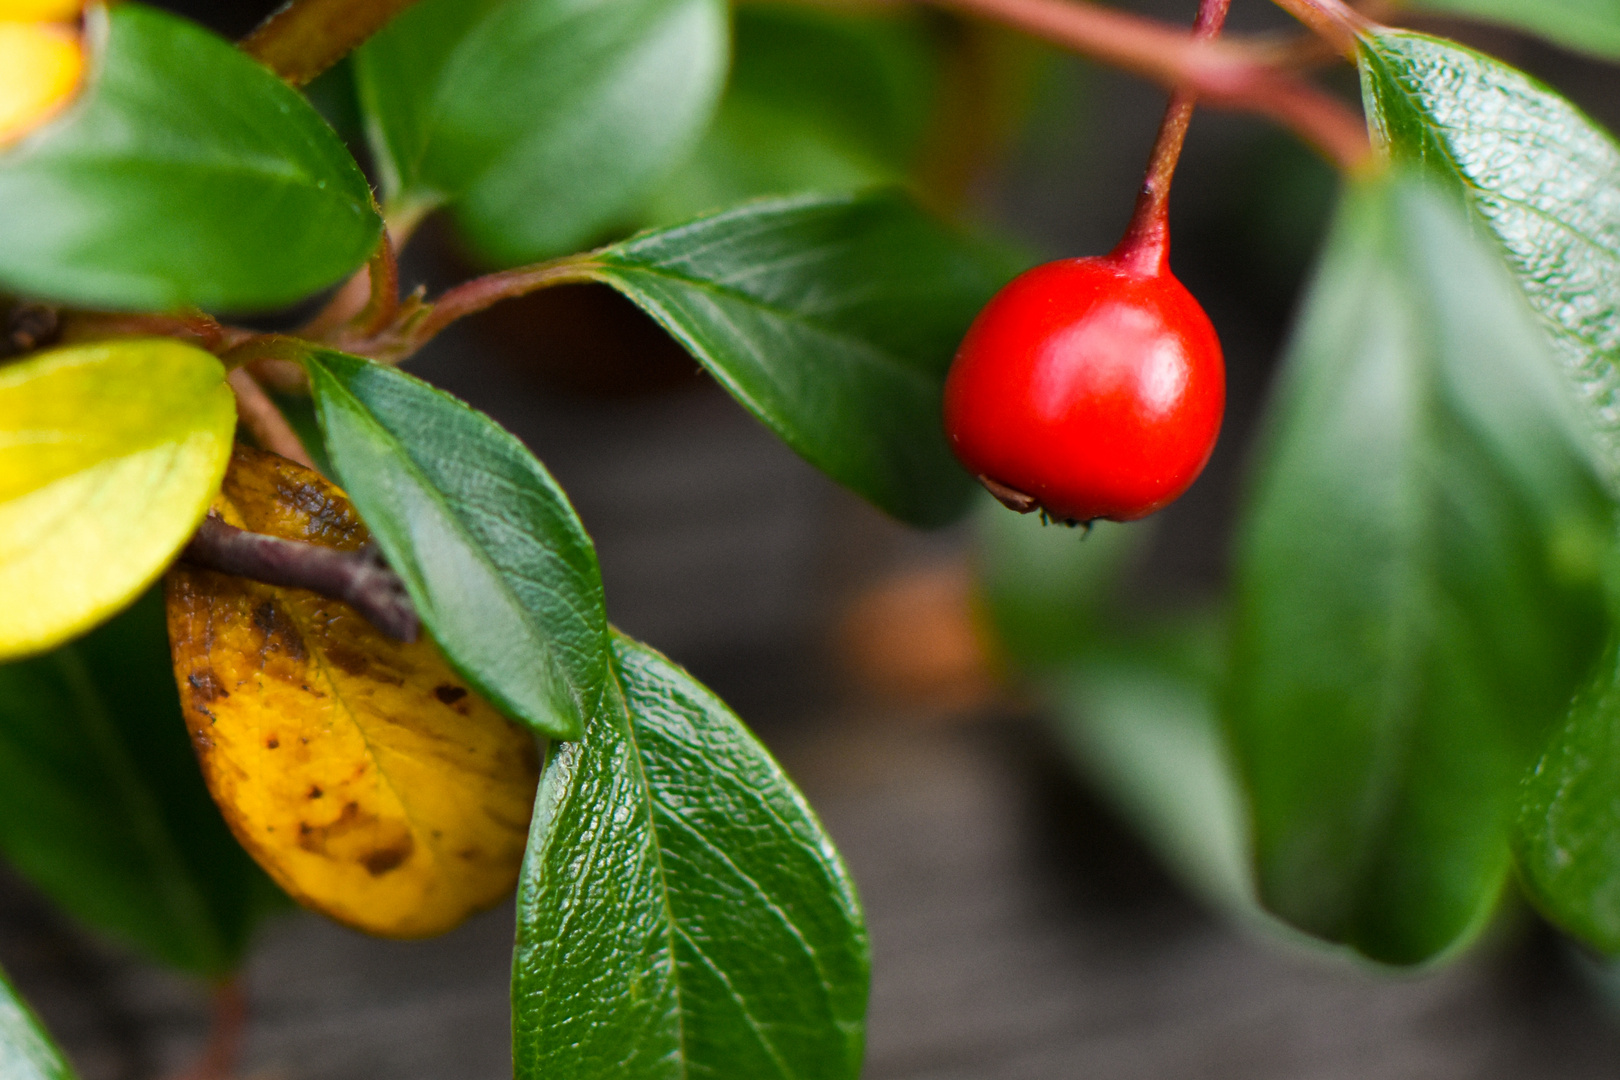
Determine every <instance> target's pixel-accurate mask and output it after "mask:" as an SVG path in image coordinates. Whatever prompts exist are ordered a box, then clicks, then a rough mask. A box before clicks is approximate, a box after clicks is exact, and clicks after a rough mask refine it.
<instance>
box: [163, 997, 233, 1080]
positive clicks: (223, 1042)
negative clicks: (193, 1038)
mask: <svg viewBox="0 0 1620 1080" xmlns="http://www.w3.org/2000/svg"><path fill="white" fill-rule="evenodd" d="M247 1012H248V1007H247V995H246V994H245V993H243V992H242V983H241V980H239V979H234V978H233V979H230V980H229V981H227V982H222V983H220V984H219V985H218V986H216V987H215V988H214V1000H213V1017H212V1020H211V1022H210V1024H209V1030H208V1045H207V1046H206V1047H205V1048H204V1049H203V1055H202V1057H201V1058H200V1059H199V1060H198V1061H197V1064H195V1065H193V1066H192V1067H191V1068H190V1069H188V1070H186V1071H185V1072H184V1073H182V1074H181V1075H180V1076H178V1077H175V1080H230V1078H231V1077H233V1076H235V1075H236V1067H237V1064H238V1063H239V1062H240V1061H241V1058H242V1038H243V1036H244V1035H246V1033H247Z"/></svg>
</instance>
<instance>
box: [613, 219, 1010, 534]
mask: <svg viewBox="0 0 1620 1080" xmlns="http://www.w3.org/2000/svg"><path fill="white" fill-rule="evenodd" d="M596 260H597V265H596V268H595V270H594V273H595V275H596V276H597V277H599V278H600V279H601V280H603V281H605V282H607V283H608V284H609V285H612V286H613V287H614V288H616V289H618V290H619V291H620V292H622V293H624V294H625V295H626V296H628V297H629V298H630V299H631V300H633V301H635V302H636V304H638V305H639V306H640V307H641V308H642V309H643V310H645V311H646V312H647V313H648V314H650V315H651V316H652V317H653V318H655V319H657V320H658V322H659V323H661V324H662V325H663V326H664V328H665V329H666V330H668V331H669V332H670V333H671V334H672V335H674V337H675V338H676V339H678V340H679V341H680V342H681V344H682V345H684V346H685V347H686V348H687V350H688V351H689V352H690V353H691V354H692V355H693V356H694V357H696V358H697V360H698V361H699V362H700V363H702V364H703V366H704V367H706V368H708V369H709V371H710V373H711V374H713V375H714V377H715V378H716V379H718V380H719V382H720V384H721V385H722V386H724V387H725V388H726V389H727V390H728V391H730V393H731V395H732V396H733V397H735V398H736V399H737V400H738V401H739V402H741V403H742V405H743V406H744V407H745V408H747V409H748V411H749V412H751V413H753V414H754V415H755V416H756V417H758V418H759V419H760V420H761V421H763V422H764V423H765V424H766V425H767V426H768V427H770V428H771V430H773V431H775V432H776V433H777V435H779V436H781V438H782V440H783V441H784V442H786V443H787V444H788V445H789V446H791V447H792V448H793V449H794V450H796V451H798V453H799V454H800V456H802V457H803V458H804V459H805V460H807V461H808V462H810V464H812V465H814V466H816V467H817V468H818V469H820V470H822V471H823V472H825V473H827V474H828V475H829V476H831V477H832V478H833V479H834V480H837V481H839V482H840V483H842V484H844V485H846V486H847V487H850V488H852V489H854V490H855V491H856V492H858V493H859V494H861V495H863V496H865V497H866V498H867V499H870V500H871V501H872V502H873V503H875V504H877V505H878V506H879V507H880V508H882V509H884V510H887V511H888V512H889V513H891V514H894V515H895V516H896V517H899V518H901V519H902V520H905V521H909V522H912V523H914V524H919V525H939V524H943V523H945V522H948V521H950V520H952V519H953V518H955V517H958V516H959V515H960V514H961V513H962V512H963V511H964V510H965V509H966V507H967V501H968V499H969V497H970V496H971V494H972V492H973V490H974V489H975V485H974V484H973V482H972V480H971V479H970V478H969V477H968V476H967V474H966V473H964V472H963V471H962V469H961V468H960V466H958V465H957V464H956V460H955V458H953V457H952V456H951V452H950V448H949V447H948V446H947V445H946V443H945V435H944V432H943V430H942V428H941V424H940V418H939V416H940V400H941V396H942V393H943V386H944V381H945V371H946V369H947V368H948V367H949V366H950V362H951V356H952V355H953V354H954V353H955V351H956V346H957V343H958V342H959V341H961V338H962V334H963V333H964V332H965V331H966V330H967V327H968V323H970V322H971V321H972V320H973V316H974V315H975V314H977V313H978V310H979V308H980V307H981V306H982V305H983V304H984V302H985V301H986V300H988V299H989V298H990V296H991V295H992V294H993V293H994V292H995V290H996V288H997V287H999V286H1000V285H1001V284H1002V283H1003V282H1004V281H1006V279H1007V278H1009V277H1010V276H1011V269H1012V268H1011V267H1009V266H1008V265H1007V264H1006V259H1005V258H1003V257H1001V256H999V255H998V254H995V253H992V252H991V251H990V250H989V249H988V248H987V247H984V246H981V245H978V244H975V243H973V242H971V241H970V240H968V239H967V238H966V237H963V236H959V235H957V234H956V233H954V232H952V231H950V230H949V229H947V228H945V227H944V226H941V225H939V224H937V223H936V222H934V221H933V220H931V219H930V218H928V217H927V216H926V215H924V214H923V213H922V212H921V211H919V210H917V209H916V207H914V206H913V205H912V204H911V203H910V202H908V201H907V200H906V199H904V198H903V197H901V196H899V195H896V194H893V193H880V194H875V195H865V196H855V197H838V198H826V197H806V198H799V199H783V200H776V201H769V202H758V203H752V204H750V205H748V206H745V207H742V208H740V209H737V210H732V211H729V212H726V213H722V214H717V215H715V216H713V217H707V218H700V219H698V220H697V221H694V222H691V223H689V224H686V225H681V226H677V227H675V228H671V229H664V230H660V231H656V232H651V233H645V234H643V235H641V236H638V237H635V238H632V239H631V240H628V241H626V242H625V243H622V244H617V245H614V246H613V247H610V248H607V249H605V250H604V251H602V252H599V253H598V254H597V256H596Z"/></svg>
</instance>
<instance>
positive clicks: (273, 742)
mask: <svg viewBox="0 0 1620 1080" xmlns="http://www.w3.org/2000/svg"><path fill="white" fill-rule="evenodd" d="M280 745H281V740H280V739H278V738H276V737H275V736H274V735H272V736H270V737H269V738H268V739H266V740H264V746H265V749H266V750H274V749H276V748H277V747H279V746H280Z"/></svg>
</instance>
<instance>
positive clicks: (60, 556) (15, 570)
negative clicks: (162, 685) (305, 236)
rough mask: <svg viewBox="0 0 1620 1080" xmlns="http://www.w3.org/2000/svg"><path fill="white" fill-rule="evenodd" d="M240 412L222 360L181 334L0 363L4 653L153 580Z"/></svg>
mask: <svg viewBox="0 0 1620 1080" xmlns="http://www.w3.org/2000/svg"><path fill="white" fill-rule="evenodd" d="M235 424H236V407H235V404H234V403H233V401H232V398H231V392H230V389H229V388H228V387H227V386H226V385H225V369H224V368H223V367H221V366H220V363H219V361H218V360H216V359H214V358H213V357H212V356H210V355H209V354H208V353H205V352H203V351H201V350H200V349H194V348H192V347H190V346H188V345H181V344H179V343H178V342H174V341H122V342H112V343H108V344H105V345H89V346H82V347H78V348H69V349H58V350H55V351H53V352H48V353H41V354H39V355H37V356H34V357H30V358H29V359H26V360H22V361H19V362H17V363H15V364H11V365H9V366H6V367H0V597H4V598H5V600H4V603H0V659H3V658H9V657H14V656H19V655H26V654H28V653H33V652H40V651H43V650H45V649H48V648H50V647H52V646H54V645H57V644H59V643H61V642H63V641H65V640H67V639H68V638H70V637H72V636H73V635H75V634H78V633H82V632H83V631H84V630H86V629H88V628H89V627H91V626H94V625H95V624H96V623H97V622H100V621H101V620H102V619H105V618H106V617H107V616H108V615H111V614H112V613H113V612H114V611H116V610H118V609H119V608H120V607H122V606H124V605H125V604H127V603H128V602H129V601H130V600H132V599H133V598H134V597H136V596H137V595H139V593H140V592H141V590H142V589H144V588H146V586H148V585H150V584H151V583H152V582H153V581H154V580H156V579H157V576H158V575H159V574H161V573H162V572H163V568H164V567H165V566H166V565H167V564H168V562H169V560H171V559H172V558H174V556H175V554H176V553H177V552H178V551H179V550H180V548H181V546H182V545H183V544H185V542H186V540H187V538H189V537H190V536H191V533H192V531H193V530H194V529H195V528H196V526H197V522H198V521H200V520H201V519H202V516H203V514H204V513H205V512H206V511H207V509H208V500H209V499H210V498H211V497H212V496H213V494H214V491H215V489H216V488H218V486H219V478H220V476H221V475H222V474H223V473H224V471H225V461H226V458H227V457H228V456H229V454H230V446H231V434H232V432H233V431H234V429H235Z"/></svg>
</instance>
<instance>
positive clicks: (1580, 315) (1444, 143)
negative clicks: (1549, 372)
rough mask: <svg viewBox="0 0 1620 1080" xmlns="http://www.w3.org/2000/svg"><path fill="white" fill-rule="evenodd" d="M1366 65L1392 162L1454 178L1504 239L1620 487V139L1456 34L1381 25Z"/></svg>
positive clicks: (1366, 84)
mask: <svg viewBox="0 0 1620 1080" xmlns="http://www.w3.org/2000/svg"><path fill="white" fill-rule="evenodd" d="M1361 68H1362V85H1363V90H1364V93H1365V96H1366V100H1367V111H1368V114H1369V116H1371V117H1372V119H1373V124H1374V127H1375V128H1376V129H1377V130H1378V131H1379V133H1380V134H1381V136H1382V138H1383V140H1384V141H1385V142H1386V144H1387V145H1388V146H1389V148H1390V150H1391V152H1392V153H1393V155H1394V156H1395V157H1396V159H1397V160H1400V161H1405V162H1421V163H1422V164H1423V165H1424V167H1425V168H1426V169H1427V170H1428V171H1429V172H1430V173H1431V174H1432V175H1434V176H1437V177H1439V178H1440V179H1442V180H1444V181H1447V182H1449V183H1450V184H1452V185H1454V186H1455V188H1456V190H1457V191H1458V192H1459V193H1460V194H1461V195H1462V196H1463V198H1464V199H1465V201H1466V203H1467V205H1468V207H1469V209H1470V210H1471V211H1472V213H1473V215H1474V217H1475V219H1476V220H1477V221H1478V222H1479V223H1480V224H1482V225H1484V226H1485V228H1486V229H1488V230H1489V231H1490V233H1491V234H1493V235H1494V236H1495V237H1496V239H1497V240H1498V241H1499V242H1500V244H1501V247H1502V250H1503V251H1504V252H1505V254H1506V256H1507V261H1508V264H1509V266H1510V267H1511V268H1512V269H1513V271H1514V274H1515V276H1516V277H1517V279H1518V282H1519V285H1520V287H1521V288H1522V289H1523V291H1524V294H1525V296H1526V297H1527V298H1528V299H1529V301H1530V306H1531V307H1532V308H1534V309H1535V311H1536V313H1537V314H1538V315H1540V316H1541V319H1542V322H1543V324H1544V325H1545V327H1546V329H1547V331H1548V333H1549V334H1550V335H1551V337H1552V340H1553V345H1554V350H1555V352H1556V355H1557V357H1558V359H1559V361H1560V363H1561V365H1562V367H1563V368H1564V371H1565V372H1566V375H1567V377H1568V379H1569V380H1570V382H1571V384H1572V385H1573V386H1574V387H1575V390H1576V394H1577V397H1578V398H1579V400H1580V402H1581V404H1582V406H1583V411H1584V412H1585V414H1586V416H1587V419H1588V421H1589V423H1590V424H1591V425H1592V426H1593V427H1594V428H1596V429H1597V431H1598V432H1599V433H1600V435H1601V445H1602V448H1603V451H1604V457H1605V458H1606V470H1607V471H1608V472H1609V474H1610V477H1611V480H1610V482H1611V485H1617V486H1620V482H1617V481H1616V479H1615V478H1616V477H1617V476H1620V147H1617V146H1616V145H1615V143H1614V140H1613V139H1611V138H1610V137H1609V135H1608V133H1607V132H1605V131H1604V130H1603V129H1602V128H1600V127H1599V126H1598V125H1597V124H1595V123H1594V122H1593V121H1592V120H1590V119H1589V118H1587V117H1586V116H1584V115H1583V114H1582V113H1581V112H1580V111H1579V110H1578V109H1576V108H1575V107H1574V106H1573V105H1571V104H1570V103H1569V102H1568V101H1566V100H1564V99H1563V98H1562V97H1559V96H1558V95H1557V94H1555V93H1553V92H1552V91H1551V90H1549V89H1547V88H1546V87H1545V86H1543V85H1541V84H1540V83H1538V82H1536V81H1535V80H1534V79H1531V78H1530V77H1529V76H1527V75H1525V74H1523V73H1522V72H1519V71H1516V70H1514V69H1513V68H1510V67H1508V66H1507V65H1506V64H1503V63H1502V62H1501V61H1498V60H1494V59H1492V58H1490V57H1488V56H1485V55H1482V54H1480V53H1477V52H1474V51H1473V50H1471V49H1466V48H1464V47H1462V46H1461V45H1457V44H1455V43H1453V42H1449V41H1444V40H1441V39H1439V38H1433V37H1428V36H1425V35H1423V34H1414V33H1407V32H1401V31H1389V32H1385V33H1380V34H1378V35H1376V36H1371V37H1368V38H1366V39H1365V40H1364V41H1363V43H1362V50H1361Z"/></svg>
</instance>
